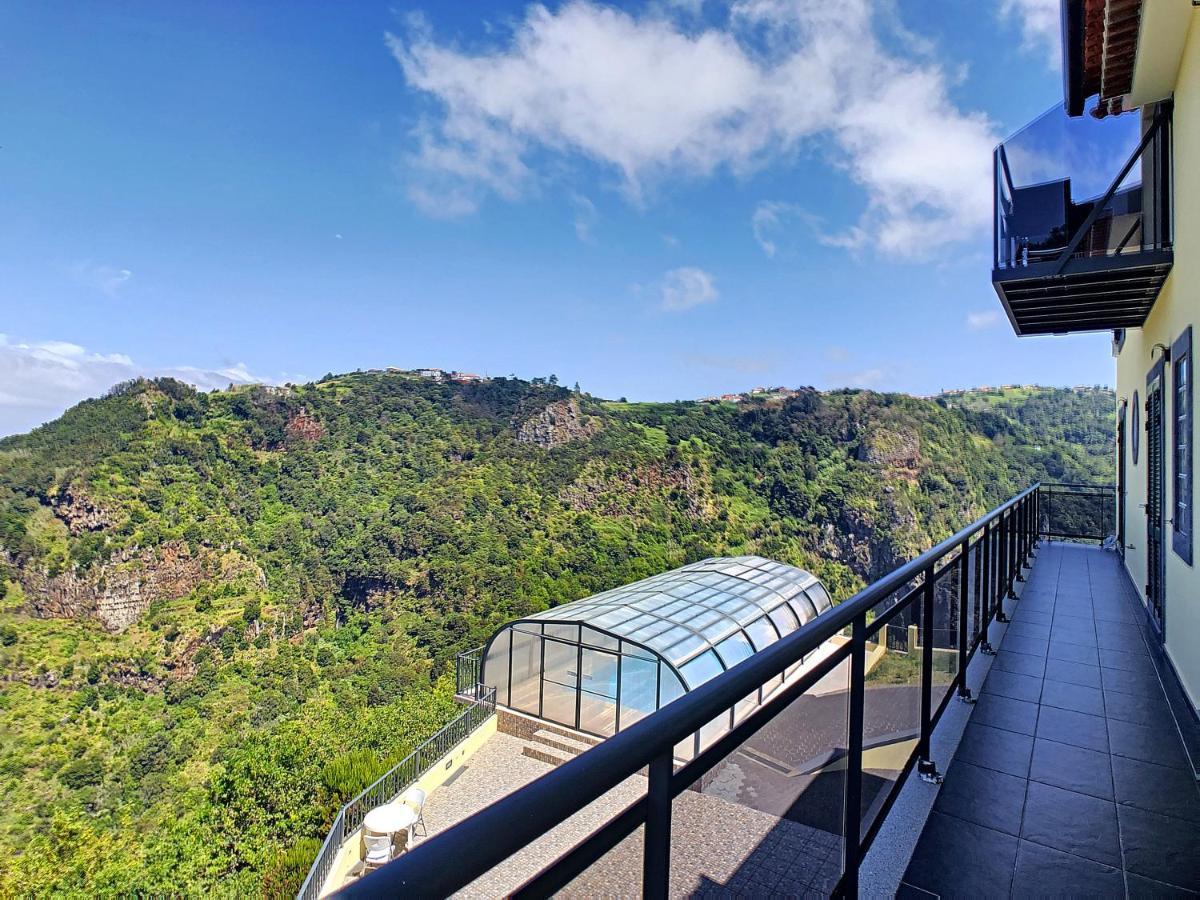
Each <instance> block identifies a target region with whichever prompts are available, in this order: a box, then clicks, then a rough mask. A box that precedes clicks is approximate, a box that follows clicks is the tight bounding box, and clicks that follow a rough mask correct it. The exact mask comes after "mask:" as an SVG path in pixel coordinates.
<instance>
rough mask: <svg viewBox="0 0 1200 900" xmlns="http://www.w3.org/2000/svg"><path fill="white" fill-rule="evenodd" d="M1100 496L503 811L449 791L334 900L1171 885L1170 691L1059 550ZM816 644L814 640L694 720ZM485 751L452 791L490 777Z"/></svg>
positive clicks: (1097, 585)
mask: <svg viewBox="0 0 1200 900" xmlns="http://www.w3.org/2000/svg"><path fill="white" fill-rule="evenodd" d="M1112 498H1113V492H1112V490H1111V488H1106V489H1092V490H1088V489H1085V488H1083V487H1082V486H1078V485H1072V486H1051V485H1046V486H1041V485H1037V486H1034V487H1032V488H1030V489H1028V490H1026V491H1024V492H1022V493H1021V494H1019V495H1018V496H1016V497H1014V498H1013V499H1011V500H1010V501H1008V502H1007V503H1005V504H1003V505H1002V506H1000V507H998V508H997V509H995V510H993V511H992V512H990V513H988V514H987V515H986V516H984V517H983V518H981V519H980V520H978V521H977V522H975V523H973V524H971V525H969V526H968V527H966V528H964V529H963V530H962V531H960V532H959V533H958V534H956V535H954V536H952V537H950V538H948V539H947V540H945V541H943V542H942V543H940V544H938V545H937V546H935V547H934V548H932V549H931V550H929V551H927V552H926V553H924V554H922V555H921V556H920V557H918V558H917V559H915V560H913V561H912V562H910V563H908V564H907V565H905V566H903V567H901V568H900V569H898V570H896V571H895V572H893V573H892V574H891V575H889V576H887V577H886V578H884V579H881V580H880V581H879V582H876V583H875V584H873V585H871V586H869V587H867V588H865V589H864V590H863V591H861V592H859V593H858V594H857V595H855V596H854V597H852V598H849V599H847V600H845V601H844V602H842V603H840V604H837V605H835V606H834V607H833V608H832V609H830V610H828V611H827V612H826V613H825V614H823V615H821V616H818V617H816V618H814V619H813V620H812V621H810V622H808V623H807V624H805V625H803V626H802V627H801V628H799V629H798V630H796V631H794V632H792V633H791V634H789V635H787V636H786V637H784V638H781V639H780V640H779V641H777V642H776V643H774V644H772V645H770V646H769V647H767V648H766V649H764V650H762V651H760V652H758V653H756V654H755V655H753V656H751V657H750V658H748V659H746V660H745V661H744V662H742V663H740V664H738V665H736V666H734V667H733V668H731V669H729V670H728V671H726V672H723V673H721V674H720V675H717V676H716V677H714V678H713V679H712V680H710V681H708V682H706V683H705V684H703V685H700V686H699V687H697V688H695V689H693V690H692V691H690V692H688V693H686V694H684V696H682V697H680V698H679V699H677V700H675V701H673V702H671V703H669V704H667V705H665V706H663V707H662V708H661V709H659V710H658V711H657V712H654V713H652V714H650V715H648V716H646V717H645V718H644V719H642V720H640V721H638V722H636V723H634V724H633V725H631V726H630V727H628V728H627V729H624V730H622V731H620V732H619V733H617V734H616V735H614V736H613V737H610V738H608V739H607V740H604V741H602V742H600V743H599V744H598V745H596V746H594V747H592V748H591V749H588V750H586V752H582V753H580V754H579V755H578V756H575V757H574V758H571V759H569V760H565V761H563V762H562V763H561V764H560V765H558V766H557V767H555V768H552V769H550V770H549V771H546V772H545V774H542V775H540V776H539V777H537V778H536V779H535V780H533V781H530V782H528V783H524V784H523V785H521V786H519V787H518V786H514V788H513V790H512V791H511V792H510V793H507V794H506V795H502V796H501V799H498V800H496V801H495V802H491V798H492V797H496V796H497V793H496V792H495V791H494V790H492V789H490V788H489V790H487V791H484V790H483V789H482V788H479V787H473V788H472V789H471V791H470V793H476V792H478V793H479V794H480V797H479V798H475V799H477V800H479V802H478V803H475V802H471V803H470V804H469V805H470V813H469V814H468V815H464V816H457V815H456V816H453V817H450V818H448V819H447V820H446V821H445V823H444V826H443V827H435V828H433V829H431V832H432V833H431V835H430V837H429V839H428V840H426V841H423V842H422V843H421V844H419V845H417V846H416V847H415V848H413V849H412V850H411V851H409V852H407V853H404V854H403V855H402V856H400V858H399V859H397V860H396V861H395V862H393V863H391V864H389V865H387V866H385V867H383V868H382V869H380V870H378V871H377V872H374V873H373V874H370V875H367V876H366V877H364V878H362V879H361V880H358V881H355V882H353V883H352V884H349V885H348V886H346V888H345V889H344V890H343V891H342V896H346V897H358V896H363V897H367V896H378V895H400V894H409V893H415V894H418V895H422V896H449V895H451V894H457V893H460V892H461V894H462V895H464V896H475V895H479V896H497V895H506V896H507V895H510V894H511V895H513V896H518V897H530V896H548V895H550V894H559V895H561V896H567V897H570V896H580V897H590V896H616V895H621V896H627V895H630V894H634V893H641V894H642V895H643V896H646V897H667V896H671V897H677V896H708V895H719V896H760V895H764V896H765V895H788V896H800V895H805V896H808V895H814V896H815V895H820V896H828V895H830V894H835V895H842V896H852V895H855V894H862V895H872V896H873V895H876V894H879V895H893V894H904V895H914V894H919V893H921V892H924V891H928V892H932V893H934V894H935V895H937V894H942V895H954V896H957V895H960V894H961V895H968V894H969V895H976V894H983V895H991V894H1001V895H1009V894H1011V895H1014V896H1022V895H1027V894H1028V893H1031V892H1032V893H1039V894H1073V893H1085V894H1089V895H1091V894H1099V895H1108V894H1113V895H1115V896H1126V895H1127V894H1128V895H1133V896H1141V895H1143V894H1147V893H1168V894H1170V893H1180V892H1181V889H1183V892H1186V890H1188V889H1190V890H1195V889H1196V888H1198V887H1200V856H1197V854H1195V852H1194V850H1195V847H1194V834H1195V828H1196V825H1197V824H1198V823H1200V793H1198V792H1197V786H1196V781H1195V776H1194V769H1193V761H1195V760H1200V742H1198V741H1197V740H1196V735H1195V729H1194V727H1193V726H1194V723H1192V721H1191V720H1190V719H1188V718H1187V717H1186V716H1185V715H1183V713H1186V712H1187V710H1186V709H1184V706H1185V704H1186V699H1185V698H1183V697H1182V694H1181V693H1179V692H1178V690H1177V687H1176V686H1174V683H1173V682H1171V680H1170V677H1169V673H1168V672H1167V669H1166V668H1165V664H1164V662H1163V660H1162V658H1161V654H1160V653H1159V651H1158V650H1157V649H1156V645H1155V644H1154V643H1153V641H1152V640H1151V639H1150V637H1149V636H1148V632H1147V630H1146V628H1145V627H1144V625H1143V623H1144V621H1145V616H1144V613H1143V611H1142V609H1141V607H1140V604H1139V602H1138V600H1137V597H1136V594H1135V593H1134V592H1133V589H1132V587H1131V585H1130V584H1129V583H1128V580H1127V579H1126V577H1125V575H1124V573H1123V570H1122V568H1121V566H1120V563H1119V559H1118V557H1117V556H1116V555H1115V554H1113V553H1112V552H1110V551H1107V550H1103V549H1101V548H1100V547H1097V546H1091V545H1088V544H1084V543H1078V541H1090V542H1098V541H1100V540H1102V539H1103V538H1104V537H1105V536H1106V535H1107V533H1108V532H1109V531H1110V523H1111V516H1112ZM1052 534H1053V535H1060V536H1063V537H1064V538H1068V539H1070V540H1071V541H1072V542H1071V543H1063V542H1052V541H1050V539H1049V537H1048V536H1049V535H1052ZM834 638H838V639H839V640H840V643H839V644H838V650H837V651H836V652H835V653H833V654H831V655H830V656H829V657H827V658H825V659H823V660H821V662H820V663H819V664H818V665H816V666H814V667H813V669H812V670H811V671H809V672H806V673H805V674H804V675H803V676H802V677H801V678H799V679H797V680H796V681H795V682H792V683H789V684H786V685H785V686H784V687H782V688H781V689H779V690H778V691H776V692H775V693H774V694H773V695H772V696H771V697H770V698H769V699H768V700H767V701H766V702H765V703H763V705H761V706H759V707H757V708H756V709H753V710H752V711H750V712H749V713H748V714H747V715H745V716H744V717H738V718H735V719H734V721H735V722H736V724H735V725H734V726H733V727H732V728H731V729H729V730H728V731H724V732H714V731H712V729H711V726H712V723H714V722H726V721H728V720H729V714H730V711H731V710H735V709H738V708H739V707H740V706H744V703H745V699H746V698H747V697H749V696H751V695H752V694H754V693H755V692H756V691H757V690H758V689H759V688H760V687H762V686H763V685H767V684H774V683H775V682H776V681H777V680H778V678H779V676H780V674H781V673H783V672H785V671H786V670H787V669H788V667H789V666H792V665H794V664H795V663H796V662H797V661H798V660H800V659H803V658H804V657H805V655H806V654H809V653H811V652H812V651H813V650H814V649H816V648H817V647H819V646H821V645H823V644H825V643H826V642H829V641H830V640H831V639H834ZM464 666H465V668H464V670H463V671H462V672H460V674H462V675H464V677H465V680H466V681H469V680H470V678H471V674H472V672H473V663H472V662H471V660H470V659H468V660H466V661H464ZM1175 710H1180V711H1181V712H1180V713H1179V714H1177V713H1176V712H1175ZM697 734H700V735H701V736H702V740H701V744H700V749H699V752H698V753H696V754H695V755H694V756H692V757H690V758H687V759H680V758H679V757H678V755H677V754H676V752H675V750H676V748H677V746H678V745H679V744H680V742H681V741H690V740H691V738H692V737H693V736H695V735H697ZM705 735H707V737H705ZM501 737H503V735H502V736H501ZM489 747H490V745H489ZM495 749H496V753H495V754H494V756H495V757H496V759H495V764H486V763H485V761H481V762H480V763H478V764H476V769H477V770H478V771H476V772H475V773H474V774H472V771H471V770H468V771H467V772H466V774H465V775H464V776H463V778H461V779H459V780H458V781H457V782H456V783H455V787H461V788H462V792H464V793H465V792H466V787H467V785H468V783H470V784H477V785H478V784H493V782H495V781H496V780H497V778H499V777H502V776H503V777H507V774H506V773H507V772H509V771H510V770H512V769H514V768H515V766H513V765H512V764H511V763H509V762H505V761H504V759H503V754H502V752H501V751H502V750H503V747H502V746H501V745H500V744H497V745H496V748H495ZM488 750H489V748H484V752H488ZM943 772H945V781H944V783H943V782H942V773H943ZM471 778H474V779H475V781H474V782H469V779H471ZM493 786H494V785H493ZM485 794H486V795H488V796H487V797H486V799H485V798H484V796H483V795H485ZM487 804H490V805H487ZM451 860H452V861H453V863H452V864H450V863H449V862H448V861H451ZM1031 886H1032V887H1031Z"/></svg>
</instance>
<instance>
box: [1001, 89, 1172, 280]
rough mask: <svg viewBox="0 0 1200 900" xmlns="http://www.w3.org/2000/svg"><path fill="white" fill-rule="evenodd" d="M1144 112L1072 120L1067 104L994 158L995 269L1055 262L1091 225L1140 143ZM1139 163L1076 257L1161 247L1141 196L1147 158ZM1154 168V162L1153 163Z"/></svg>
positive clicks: (1014, 138)
mask: <svg viewBox="0 0 1200 900" xmlns="http://www.w3.org/2000/svg"><path fill="white" fill-rule="evenodd" d="M1142 135H1143V131H1142V119H1141V116H1140V115H1139V114H1138V113H1136V112H1135V113H1128V114H1125V115H1121V116H1110V117H1108V118H1105V119H1096V118H1094V117H1093V116H1091V115H1084V116H1081V117H1079V118H1074V119H1073V118H1070V117H1068V116H1067V115H1066V113H1065V111H1064V110H1063V109H1062V107H1061V105H1056V106H1054V107H1053V108H1051V109H1050V110H1048V111H1047V112H1045V113H1043V114H1042V115H1041V116H1039V117H1038V118H1037V119H1035V120H1034V121H1033V122H1031V123H1029V125H1027V126H1026V127H1025V128H1023V129H1021V130H1020V131H1019V132H1017V133H1016V134H1015V135H1013V136H1012V137H1011V138H1009V139H1008V140H1006V141H1004V142H1003V143H1002V144H1000V146H999V147H997V149H996V155H995V179H996V222H995V234H996V263H997V265H998V266H999V267H1000V268H1011V267H1017V266H1026V265H1031V264H1034V263H1038V262H1045V261H1049V260H1054V259H1057V258H1058V257H1059V255H1060V254H1062V253H1063V251H1064V250H1066V249H1067V247H1068V246H1069V245H1070V243H1071V239H1072V237H1074V236H1075V235H1076V233H1077V232H1078V231H1079V230H1080V228H1081V227H1083V226H1084V224H1085V223H1086V222H1087V221H1088V218H1089V216H1090V214H1091V213H1092V212H1093V210H1094V208H1095V206H1096V204H1097V203H1098V202H1100V201H1101V200H1102V199H1103V198H1104V196H1105V194H1106V193H1107V191H1108V189H1109V187H1110V186H1111V185H1112V182H1113V181H1114V179H1116V178H1117V176H1118V175H1119V174H1120V172H1121V169H1122V167H1123V166H1124V165H1125V163H1126V161H1127V160H1128V159H1129V158H1130V156H1131V155H1132V154H1133V153H1134V151H1136V150H1137V148H1138V145H1139V143H1140V142H1141V140H1142ZM1153 158H1154V157H1153V154H1151V155H1150V156H1147V155H1146V154H1143V155H1142V157H1139V159H1138V160H1137V161H1136V162H1135V163H1134V164H1133V166H1132V168H1131V169H1130V171H1129V172H1128V174H1127V175H1126V176H1125V177H1124V179H1122V181H1121V184H1120V185H1119V186H1118V188H1117V190H1116V191H1115V193H1114V194H1113V196H1112V197H1111V199H1109V200H1108V201H1107V202H1105V203H1104V206H1103V207H1102V208H1101V209H1100V210H1098V211H1097V215H1096V217H1095V219H1094V221H1093V223H1092V225H1090V226H1089V227H1088V230H1087V234H1086V235H1085V236H1084V239H1083V240H1082V241H1081V242H1080V244H1079V246H1078V248H1077V249H1076V251H1075V253H1074V255H1076V256H1109V255H1116V254H1118V253H1128V252H1133V251H1136V250H1141V249H1144V248H1148V247H1150V246H1152V245H1155V244H1160V243H1162V241H1163V236H1162V235H1158V234H1156V233H1155V229H1153V228H1151V227H1144V226H1143V222H1142V219H1143V214H1144V212H1145V211H1146V210H1147V208H1148V207H1151V206H1153V205H1154V203H1153V202H1152V198H1151V200H1150V201H1148V200H1147V198H1146V195H1147V193H1148V192H1147V191H1145V190H1143V177H1142V176H1143V165H1142V162H1143V159H1150V160H1153ZM1151 165H1153V163H1152V162H1151Z"/></svg>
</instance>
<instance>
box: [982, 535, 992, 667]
mask: <svg viewBox="0 0 1200 900" xmlns="http://www.w3.org/2000/svg"><path fill="white" fill-rule="evenodd" d="M992 534H993V532H992V525H991V523H990V522H989V523H988V524H987V525H984V526H983V537H982V538H980V539H979V546H980V548H981V549H982V550H983V609H982V611H981V613H982V616H983V627H982V628H981V629H980V637H981V638H982V640H981V641H980V643H979V652H980V653H982V654H984V655H985V656H995V655H996V651H995V650H993V649H992V643H991V641H989V640H988V628H989V627H990V626H991V621H992V608H993V604H994V600H995V597H996V589H995V587H994V584H995V582H994V581H993V580H992V555H993V554H992Z"/></svg>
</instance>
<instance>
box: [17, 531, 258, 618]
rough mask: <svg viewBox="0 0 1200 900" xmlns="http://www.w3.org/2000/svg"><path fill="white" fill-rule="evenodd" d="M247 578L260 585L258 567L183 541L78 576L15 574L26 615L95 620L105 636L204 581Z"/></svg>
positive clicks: (128, 554)
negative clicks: (103, 629) (191, 546)
mask: <svg viewBox="0 0 1200 900" xmlns="http://www.w3.org/2000/svg"><path fill="white" fill-rule="evenodd" d="M246 574H250V575H251V577H253V578H254V579H255V580H258V581H260V582H262V580H263V576H262V573H261V572H260V571H259V570H258V569H257V567H255V566H254V565H252V564H251V563H249V562H247V561H246V560H245V559H243V558H241V557H240V556H238V555H237V554H234V553H228V554H225V555H220V554H218V553H217V552H216V551H214V550H210V549H208V548H205V547H201V548H199V549H198V550H197V551H194V552H193V551H192V550H191V549H190V548H189V547H188V545H187V544H186V543H185V542H183V541H173V542H170V543H166V544H163V545H162V546H160V547H155V548H152V549H142V550H125V551H122V552H120V553H118V554H117V555H115V556H114V557H113V558H112V559H110V560H108V561H107V562H105V563H102V564H97V565H94V566H91V567H90V568H88V569H86V570H84V571H83V572H80V573H77V572H74V571H69V572H63V573H62V574H60V575H55V576H53V577H50V576H48V575H46V573H45V572H42V571H40V570H38V569H33V568H28V567H22V568H19V569H18V570H17V576H18V580H19V581H20V584H21V588H22V590H23V591H24V593H25V606H26V611H27V612H28V613H29V614H30V615H34V616H37V617H38V618H43V619H49V618H55V619H95V620H96V621H98V622H100V624H101V625H103V626H104V627H105V628H106V629H108V630H109V631H123V630H124V629H126V628H128V627H129V626H130V625H132V624H133V623H134V622H136V621H137V620H138V619H139V618H140V617H141V616H142V614H143V613H145V612H146V610H147V609H149V607H150V604H152V603H154V602H155V601H157V600H172V599H175V598H176V597H182V596H185V595H187V594H190V593H191V592H192V591H194V590H195V589H196V588H197V587H199V586H200V585H201V584H203V583H204V582H206V581H213V580H218V581H224V580H231V579H234V578H238V577H241V576H243V575H246Z"/></svg>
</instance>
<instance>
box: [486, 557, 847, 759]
mask: <svg viewBox="0 0 1200 900" xmlns="http://www.w3.org/2000/svg"><path fill="white" fill-rule="evenodd" d="M831 605H832V603H831V601H830V598H829V594H828V592H827V591H826V590H825V588H824V587H823V586H822V585H821V583H820V581H818V580H817V578H816V577H815V576H814V575H812V574H810V573H809V572H806V571H804V570H803V569H798V568H796V567H794V566H789V565H785V564H783V563H779V562H775V561H773V560H769V559H764V558H762V557H759V556H738V557H716V558H711V559H706V560H702V561H700V562H696V563H692V564H690V565H686V566H683V567H681V568H679V569H674V570H672V571H670V572H664V573H663V574H661V575H655V576H652V577H650V578H646V579H643V580H642V581H638V582H635V583H634V584H630V585H625V586H622V587H619V588H616V589H614V590H611V591H606V592H604V593H601V594H597V595H595V596H593V597H587V598H585V599H582V600H576V601H574V602H571V603H566V604H563V605H562V606H558V607H555V608H553V609H550V610H547V611H546V612H542V613H538V614H536V615H533V616H529V617H527V618H524V619H520V620H518V621H515V622H510V623H508V624H507V625H505V626H503V627H502V628H500V629H499V630H498V631H497V632H496V633H495V634H494V635H493V636H492V638H491V640H490V641H488V643H487V645H486V646H485V648H484V652H483V662H482V666H483V667H482V672H481V673H480V675H479V681H480V682H481V683H482V684H486V685H489V686H492V687H495V688H496V702H497V703H499V704H500V705H501V706H507V707H508V708H510V709H513V710H517V711H519V712H524V713H527V714H529V715H532V716H536V717H538V718H540V719H545V720H546V721H548V722H553V723H555V724H558V725H565V726H566V727H568V728H573V729H576V730H578V731H582V732H586V733H588V734H593V735H596V736H599V737H610V736H612V735H613V734H616V733H617V732H618V731H621V730H622V729H624V728H628V727H629V726H630V725H632V724H633V723H635V722H637V721H639V720H640V719H643V718H645V717H646V716H648V715H649V714H651V713H653V712H655V711H656V710H658V709H661V708H662V707H664V706H666V705H667V704H668V703H671V702H673V701H674V700H677V699H678V698H679V697H682V696H683V695H684V693H686V692H687V691H689V690H692V689H694V688H696V687H699V686H700V685H702V684H704V683H705V682H707V681H709V680H711V679H712V678H715V677H717V676H718V675H720V674H722V673H723V672H725V671H727V670H729V669H732V668H733V667H734V666H736V665H737V664H738V663H740V662H742V661H744V660H746V659H748V658H749V657H750V656H752V655H753V654H755V653H757V652H759V651H761V650H764V649H766V648H767V647H769V646H771V645H772V644H774V643H776V642H777V641H779V640H780V638H782V637H786V636H787V635H789V634H791V633H792V632H794V631H796V630H797V629H798V628H800V627H801V626H803V625H805V624H807V623H808V622H810V621H812V620H813V619H814V618H816V617H817V616H819V615H820V614H821V613H823V612H825V611H826V610H828V609H829V608H830V606H831ZM802 664H803V661H801V662H797V663H795V664H794V665H793V666H792V667H790V669H789V671H788V672H786V673H785V674H783V675H781V676H780V677H779V678H778V679H776V680H775V682H774V683H773V684H769V685H763V686H760V688H759V689H758V690H757V691H756V692H755V693H754V694H753V695H752V696H750V697H747V698H745V699H744V700H743V701H742V702H741V703H740V704H738V706H737V707H736V708H735V709H732V710H730V713H729V716H728V718H727V720H726V721H724V722H713V723H709V725H708V726H707V727H706V728H705V729H704V730H703V732H702V733H697V734H696V735H695V736H693V737H692V738H691V739H690V740H689V741H687V742H683V743H681V745H680V746H679V747H678V748H677V755H678V756H679V757H681V758H688V757H690V756H691V755H693V754H694V753H698V752H700V749H701V748H702V747H703V746H705V745H707V743H709V742H710V741H711V740H712V739H713V737H714V736H715V735H717V734H718V733H720V732H722V731H723V730H726V729H728V728H731V727H733V725H734V724H735V722H736V721H738V720H740V719H741V718H742V717H744V716H745V714H746V713H747V712H748V711H749V710H750V709H752V708H754V707H756V706H758V705H759V704H760V703H762V701H763V700H764V699H765V698H766V697H768V696H770V694H771V693H772V692H773V691H775V690H777V689H778V688H779V687H780V686H782V684H783V683H784V680H785V678H786V676H787V675H790V674H793V673H794V672H795V671H796V670H798V669H799V668H800V667H801V665H802Z"/></svg>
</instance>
